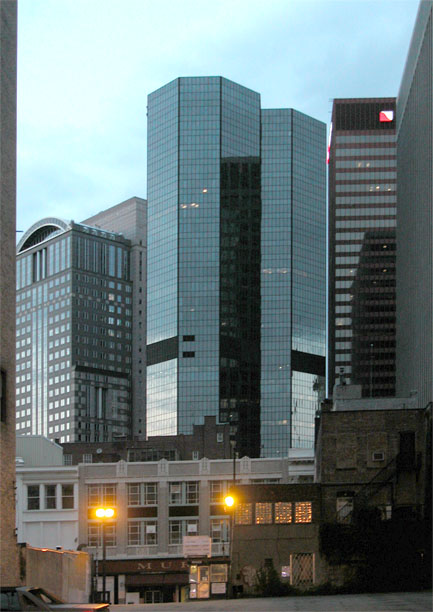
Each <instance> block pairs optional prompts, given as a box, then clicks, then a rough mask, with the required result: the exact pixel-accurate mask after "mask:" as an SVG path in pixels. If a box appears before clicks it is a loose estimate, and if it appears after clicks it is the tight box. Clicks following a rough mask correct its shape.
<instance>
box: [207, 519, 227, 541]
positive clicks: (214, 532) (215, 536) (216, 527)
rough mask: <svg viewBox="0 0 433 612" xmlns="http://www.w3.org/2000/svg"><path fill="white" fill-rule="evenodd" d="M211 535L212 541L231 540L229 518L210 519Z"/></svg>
mask: <svg viewBox="0 0 433 612" xmlns="http://www.w3.org/2000/svg"><path fill="white" fill-rule="evenodd" d="M210 537H211V538H212V542H228V541H229V519H228V518H216V519H211V521H210Z"/></svg>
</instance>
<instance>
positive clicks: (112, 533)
mask: <svg viewBox="0 0 433 612" xmlns="http://www.w3.org/2000/svg"><path fill="white" fill-rule="evenodd" d="M311 505H312V504H311V502H295V503H292V502H275V503H274V504H273V503H270V502H257V503H256V504H255V512H254V514H255V520H254V523H255V524H256V525H266V524H272V523H276V524H288V523H311V522H312V508H311ZM252 514H253V504H252V503H247V504H240V505H239V507H238V509H237V511H236V513H235V522H236V524H237V525H251V524H253V521H252V518H253V517H252ZM198 528H199V521H198V519H195V518H183V519H170V520H169V523H168V534H169V535H168V543H169V545H170V546H176V545H177V546H178V545H181V544H182V541H183V537H184V536H188V535H197V533H198ZM105 537H106V544H107V546H116V523H115V522H113V523H107V525H106V532H105ZM210 537H211V539H212V542H213V543H220V542H228V541H229V540H230V535H229V519H228V518H215V519H211V520H210ZM87 541H88V546H101V545H102V530H101V526H100V524H99V523H97V522H92V521H89V523H88V540H87ZM157 544H158V523H157V521H156V520H155V519H138V520H136V519H134V520H129V521H128V546H157Z"/></svg>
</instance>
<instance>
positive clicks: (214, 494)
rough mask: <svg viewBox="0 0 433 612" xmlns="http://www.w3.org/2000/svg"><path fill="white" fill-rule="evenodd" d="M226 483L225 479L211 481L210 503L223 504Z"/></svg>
mask: <svg viewBox="0 0 433 612" xmlns="http://www.w3.org/2000/svg"><path fill="white" fill-rule="evenodd" d="M226 488H227V487H226V483H225V481H224V480H211V481H210V503H211V504H222V503H223V497H224V493H225V491H226Z"/></svg>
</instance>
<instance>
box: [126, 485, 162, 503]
mask: <svg viewBox="0 0 433 612" xmlns="http://www.w3.org/2000/svg"><path fill="white" fill-rule="evenodd" d="M157 504H158V483H156V482H141V483H136V484H135V483H134V484H131V483H129V484H128V506H156V505H157Z"/></svg>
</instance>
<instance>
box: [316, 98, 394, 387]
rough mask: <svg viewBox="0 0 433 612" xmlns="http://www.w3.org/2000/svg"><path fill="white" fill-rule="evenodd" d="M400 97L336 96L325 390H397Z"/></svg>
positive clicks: (333, 117) (331, 175) (330, 212)
mask: <svg viewBox="0 0 433 612" xmlns="http://www.w3.org/2000/svg"><path fill="white" fill-rule="evenodd" d="M395 123H396V122H395V98H364V99H363V98H361V99H338V100H334V106H333V112H332V131H331V136H332V138H331V142H330V158H329V300H328V390H329V393H330V394H331V393H332V388H333V385H334V383H335V381H336V380H337V379H338V378H339V377H340V376H342V377H343V378H344V380H345V382H347V383H352V384H358V385H361V387H362V395H363V396H364V397H373V396H376V397H381V396H390V395H394V394H395V334H396V329H395V300H396V298H395V258H396V249H395V243H396V197H397V196H396V181H397V160H396V132H395Z"/></svg>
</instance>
